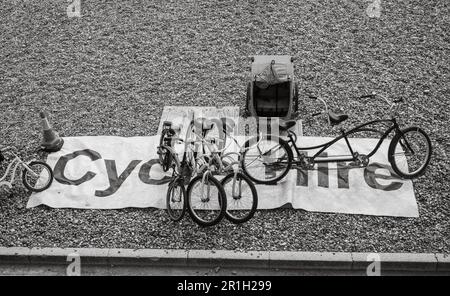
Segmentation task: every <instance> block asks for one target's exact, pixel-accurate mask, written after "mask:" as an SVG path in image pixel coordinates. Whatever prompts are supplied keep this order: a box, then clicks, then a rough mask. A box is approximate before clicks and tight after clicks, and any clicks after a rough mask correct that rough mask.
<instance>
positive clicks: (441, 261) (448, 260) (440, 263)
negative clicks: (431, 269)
mask: <svg viewBox="0 0 450 296" xmlns="http://www.w3.org/2000/svg"><path fill="white" fill-rule="evenodd" d="M436 259H437V269H436V270H437V271H450V255H444V254H436Z"/></svg>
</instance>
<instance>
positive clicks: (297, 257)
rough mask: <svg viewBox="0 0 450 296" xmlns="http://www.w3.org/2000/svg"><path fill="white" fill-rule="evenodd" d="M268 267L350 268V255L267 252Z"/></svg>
mask: <svg viewBox="0 0 450 296" xmlns="http://www.w3.org/2000/svg"><path fill="white" fill-rule="evenodd" d="M269 267H270V268H278V269H340V270H350V269H351V268H352V256H351V254H350V253H331V252H330V253H328V252H320V253H319V252H277V251H270V252H269Z"/></svg>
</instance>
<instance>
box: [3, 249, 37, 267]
mask: <svg viewBox="0 0 450 296" xmlns="http://www.w3.org/2000/svg"><path fill="white" fill-rule="evenodd" d="M29 255H30V249H29V248H21V247H14V248H6V247H0V263H5V264H28V263H30V257H29Z"/></svg>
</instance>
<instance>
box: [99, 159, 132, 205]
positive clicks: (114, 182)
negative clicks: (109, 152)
mask: <svg viewBox="0 0 450 296" xmlns="http://www.w3.org/2000/svg"><path fill="white" fill-rule="evenodd" d="M140 162H141V161H140V160H133V161H131V162H130V163H129V164H128V166H127V168H126V169H125V170H124V171H123V172H122V174H120V176H118V175H117V168H116V161H115V160H110V159H105V165H106V172H107V173H108V180H109V187H108V188H107V189H106V190H96V191H95V196H100V197H106V196H109V195H112V194H114V193H115V192H116V191H117V190H118V189H119V188H120V186H121V185H122V183H123V182H124V181H125V180H126V179H127V178H128V176H129V175H130V174H131V172H132V171H133V170H134V168H135V167H136V166H137V165H138V164H139V163H140Z"/></svg>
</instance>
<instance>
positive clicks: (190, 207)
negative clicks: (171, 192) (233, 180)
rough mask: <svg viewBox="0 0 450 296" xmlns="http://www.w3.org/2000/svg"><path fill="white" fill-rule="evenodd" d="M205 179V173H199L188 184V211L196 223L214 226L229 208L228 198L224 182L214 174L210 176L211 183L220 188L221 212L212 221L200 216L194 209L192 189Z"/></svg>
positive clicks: (219, 201)
mask: <svg viewBox="0 0 450 296" xmlns="http://www.w3.org/2000/svg"><path fill="white" fill-rule="evenodd" d="M202 180H203V175H202V174H201V175H198V176H196V177H194V178H193V179H192V180H191V182H189V185H188V189H187V207H188V212H189V215H190V216H191V218H192V220H194V222H195V223H197V224H198V225H200V226H213V225H216V224H217V223H219V222H220V221H221V220H222V219H223V217H224V216H225V212H226V208H227V199H226V195H225V190H224V189H223V187H222V184H220V182H219V180H217V179H216V178H215V177H213V176H212V175H209V176H208V180H209V181H211V183H213V185H214V186H215V187H216V188H217V190H218V203H219V207H220V209H219V214H218V215H217V217H215V218H214V219H212V220H210V221H205V220H204V219H202V218H201V217H199V216H198V215H197V214H196V212H195V210H194V209H193V205H192V190H193V189H194V186H195V184H196V183H197V182H199V181H200V182H202Z"/></svg>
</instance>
